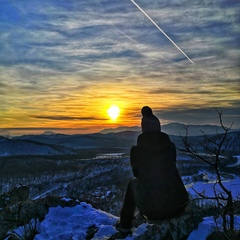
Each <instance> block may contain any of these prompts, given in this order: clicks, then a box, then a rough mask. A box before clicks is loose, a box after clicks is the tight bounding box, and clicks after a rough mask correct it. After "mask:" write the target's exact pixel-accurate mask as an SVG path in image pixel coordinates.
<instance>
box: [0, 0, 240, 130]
mask: <svg viewBox="0 0 240 240" xmlns="http://www.w3.org/2000/svg"><path fill="white" fill-rule="evenodd" d="M135 2H136V3H137V4H138V5H139V6H140V7H141V8H142V9H143V10H144V11H145V12H146V13H147V14H148V16H150V17H151V19H152V20H153V21H154V22H155V23H156V24H157V25H158V26H159V27H160V28H161V29H162V30H163V31H164V32H165V33H166V34H167V35H168V36H169V37H170V38H171V39H172V41H173V42H174V43H175V44H177V46H179V48H181V50H182V51H183V52H184V53H185V54H186V55H187V56H188V57H189V58H190V59H191V60H192V61H193V62H194V64H192V63H191V62H190V61H189V60H188V59H187V58H186V57H185V56H184V55H183V53H182V52H181V51H179V49H177V47H176V46H174V44H173V43H172V42H170V41H169V39H167V37H166V36H165V35H164V34H163V33H162V32H161V31H159V29H158V28H157V27H156V26H155V25H154V24H153V22H151V21H150V20H149V19H148V18H147V17H146V16H145V15H144V14H143V13H142V12H141V11H140V10H139V9H138V8H137V7H136V6H135V5H134V4H133V2H132V1H131V0H121V1H116V0H91V1H89V0H81V1H77V0H48V1H42V0H21V1H18V0H1V1H0V72H1V74H0V134H1V133H6V132H10V133H12V132H13V131H15V132H16V131H20V130H21V132H24V131H27V130H28V131H32V132H33V131H34V130H38V131H42V130H55V131H57V130H59V131H60V130H62V129H65V130H66V131H65V132H66V133H91V132H97V131H100V130H102V129H105V128H116V127H120V126H121V127H122V126H140V122H141V113H140V112H141V108H142V107H143V106H145V105H147V106H150V107H151V108H152V109H153V112H154V114H155V115H156V116H157V117H158V118H159V119H160V121H161V124H162V125H164V124H167V123H170V122H180V123H185V124H217V125H219V119H218V114H217V112H216V110H218V111H222V113H223V123H224V124H225V125H226V126H230V125H231V124H232V123H233V128H236V129H239V128H240V84H239V83H240V48H239V47H240V24H239V23H240V15H239V11H240V2H239V1H236V0H196V1H191V0H161V1H160V0H136V1H135ZM113 104H114V105H117V106H118V107H119V108H120V115H119V117H118V118H117V119H116V120H111V119H110V118H109V116H108V115H107V110H108V108H109V107H110V106H111V105H113Z"/></svg>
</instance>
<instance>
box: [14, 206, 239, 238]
mask: <svg viewBox="0 0 240 240" xmlns="http://www.w3.org/2000/svg"><path fill="white" fill-rule="evenodd" d="M117 220H118V217H116V216H114V215H111V214H109V213H106V212H104V211H101V210H96V209H94V208H93V207H92V206H91V205H90V204H87V203H84V202H81V203H80V204H79V205H77V206H75V207H64V208H62V207H60V206H58V207H52V208H50V209H49V212H48V214H47V215H46V217H45V219H44V221H42V222H41V223H38V225H37V229H38V231H39V234H37V235H36V236H35V238H34V239H35V240H67V239H72V240H81V239H82V240H84V239H86V236H87V234H88V233H87V232H88V230H89V228H92V229H95V230H96V233H95V234H94V237H93V238H92V239H93V240H104V239H108V238H109V237H110V236H112V235H113V234H114V233H116V232H117V231H116V229H115V227H114V226H115V223H116V221H117ZM235 224H236V226H237V227H238V229H240V217H236V218H235ZM147 225H148V224H147V223H144V224H142V225H140V226H139V227H138V228H136V229H134V230H133V233H132V236H130V235H129V236H127V237H126V238H125V240H133V239H135V238H136V237H137V236H139V235H141V234H143V233H144V232H145V231H146V230H147ZM215 229H216V221H215V220H214V219H213V217H205V218H204V221H203V222H202V223H200V224H199V226H198V229H196V230H194V231H192V233H191V234H190V236H189V237H188V240H205V239H206V237H207V236H208V235H209V234H211V233H212V232H213V231H214V230H215ZM15 232H16V233H17V234H18V235H20V236H21V234H22V232H24V231H23V227H19V228H18V229H16V230H15Z"/></svg>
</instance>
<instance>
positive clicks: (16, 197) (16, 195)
mask: <svg viewBox="0 0 240 240" xmlns="http://www.w3.org/2000/svg"><path fill="white" fill-rule="evenodd" d="M28 199H29V187H27V186H24V185H19V186H18V187H15V188H13V189H12V190H11V191H9V192H7V193H4V194H2V195H1V196H0V208H4V207H5V206H7V205H12V204H14V203H17V202H22V201H27V200H28Z"/></svg>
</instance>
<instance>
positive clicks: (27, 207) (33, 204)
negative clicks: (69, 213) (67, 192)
mask: <svg viewBox="0 0 240 240" xmlns="http://www.w3.org/2000/svg"><path fill="white" fill-rule="evenodd" d="M77 204H79V200H74V199H65V198H62V197H46V198H44V199H38V200H35V201H24V202H17V203H15V204H13V205H8V206H6V207H5V208H4V209H3V210H2V211H1V212H0V226H1V228H0V239H4V238H5V237H6V236H7V232H8V231H9V230H13V229H16V228H17V227H19V226H22V225H25V224H26V223H29V222H30V220H31V219H39V220H40V221H41V220H43V219H44V217H45V215H46V214H47V213H48V209H49V207H56V206H61V207H66V206H68V207H73V206H76V205H77Z"/></svg>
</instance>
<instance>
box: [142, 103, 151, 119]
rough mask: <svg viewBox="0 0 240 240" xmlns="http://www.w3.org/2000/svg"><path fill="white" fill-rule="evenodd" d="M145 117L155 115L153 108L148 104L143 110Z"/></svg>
mask: <svg viewBox="0 0 240 240" xmlns="http://www.w3.org/2000/svg"><path fill="white" fill-rule="evenodd" d="M141 113H142V115H143V117H150V116H152V115H153V112H152V109H151V108H150V107H148V106H144V107H143V108H142V111H141Z"/></svg>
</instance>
